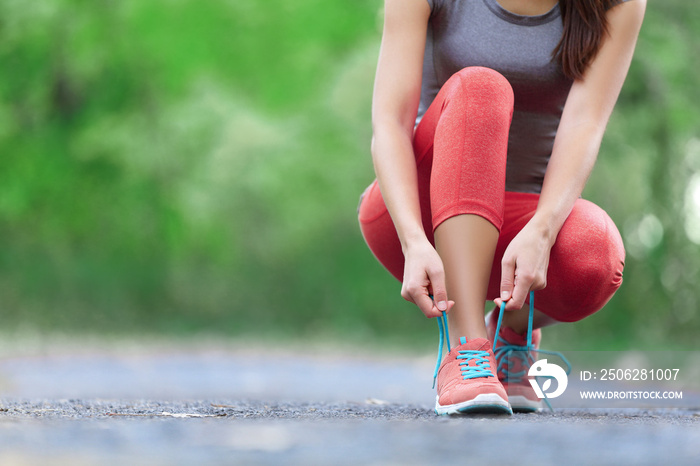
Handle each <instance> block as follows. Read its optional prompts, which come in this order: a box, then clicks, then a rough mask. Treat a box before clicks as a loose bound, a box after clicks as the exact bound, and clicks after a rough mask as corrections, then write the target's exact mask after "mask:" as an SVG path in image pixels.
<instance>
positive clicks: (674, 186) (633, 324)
mask: <svg viewBox="0 0 700 466" xmlns="http://www.w3.org/2000/svg"><path fill="white" fill-rule="evenodd" d="M381 8H382V4H381V1H380V0H340V1H334V2H329V1H321V0H299V1H293V2H290V1H287V0H266V1H264V2H263V1H259V2H236V1H227V0H219V1H214V0H209V1H201V0H32V1H31V2H26V1H23V0H0V96H1V98H0V150H1V151H2V156H1V157H0V239H1V244H2V247H0V300H1V301H0V302H1V305H0V316H1V317H2V323H3V327H4V330H5V331H6V332H12V331H14V330H16V329H20V328H31V329H35V330H38V331H41V332H55V331H59V332H69V333H79V332H94V333H98V334H132V333H134V332H137V333H143V334H154V333H155V334H164V335H171V336H177V335H192V334H196V333H201V332H204V333H207V334H220V335H223V336H241V335H255V336H259V337H260V338H279V337H289V338H312V337H318V336H319V335H323V336H324V338H328V339H340V340H343V341H351V342H376V341H387V342H395V343H397V344H420V345H423V344H428V343H429V344H432V342H433V340H434V338H435V336H434V334H435V333H436V332H435V328H434V326H435V324H434V323H433V322H428V321H426V320H425V318H423V317H422V315H421V314H420V312H419V311H418V310H417V309H415V308H414V307H413V306H412V305H410V304H408V303H405V302H403V300H402V299H401V298H400V296H399V284H398V283H397V282H396V281H395V280H394V279H393V278H391V277H390V276H389V275H388V274H387V273H386V272H385V271H384V270H383V269H382V268H381V267H380V266H379V265H378V263H376V261H375V260H374V258H373V257H372V255H371V253H370V252H369V251H368V250H367V249H366V247H365V245H364V242H363V240H362V237H361V235H360V233H359V229H358V226H357V220H356V215H355V209H356V205H357V201H358V197H359V194H360V193H361V192H362V190H363V189H364V187H365V186H366V185H367V184H369V182H370V181H371V180H372V178H373V174H372V166H371V160H370V155H369V141H370V137H371V127H370V119H369V111H370V105H371V92H372V82H373V78H374V68H375V65H376V59H377V53H378V47H379V39H380V32H381ZM698 30H700V8H699V7H698V6H697V5H695V4H694V2H683V1H681V0H667V1H664V2H649V5H648V10H647V17H646V20H645V24H644V27H643V30H642V35H641V37H640V40H639V44H638V47H637V52H636V56H635V59H634V62H633V64H632V68H631V70H630V74H629V77H628V79H627V82H626V85H625V88H624V89H623V93H622V95H621V97H620V101H619V104H618V107H617V108H616V111H615V114H614V115H613V118H612V120H611V122H610V124H609V126H608V131H607V135H606V138H605V141H604V144H603V147H602V149H601V154H600V158H599V162H598V165H597V167H596V170H595V172H594V174H593V176H592V178H591V180H590V182H589V186H588V187H587V189H586V192H585V194H584V196H585V197H586V198H588V199H591V200H592V201H594V202H597V203H599V204H600V205H602V206H603V207H604V208H606V210H608V212H609V213H610V215H611V217H612V218H613V219H614V220H615V221H616V223H617V224H618V225H619V227H620V229H621V231H622V234H623V238H624V240H625V243H626V246H627V250H628V256H627V265H626V270H625V283H624V285H623V287H622V288H621V290H620V291H619V293H618V294H617V295H616V296H615V298H613V300H612V301H611V302H610V303H609V305H608V306H607V307H606V309H605V310H603V311H601V312H600V313H598V314H596V315H595V316H592V317H591V318H589V319H587V320H585V321H583V322H580V323H578V324H576V325H567V326H559V327H556V328H553V329H552V331H551V332H549V333H548V336H547V338H548V340H549V342H550V343H549V344H548V346H553V345H555V344H556V345H559V347H567V348H581V349H583V348H589V347H591V345H604V347H605V348H608V349H613V348H629V347H648V344H649V342H650V341H654V342H662V344H663V345H670V346H671V347H676V348H688V347H694V345H695V341H696V340H695V338H694V335H695V334H696V332H697V331H698V330H700V322H699V321H698V319H697V310H698V306H700V296H699V294H698V272H699V271H700V254H698V248H699V245H700V106H699V105H698V103H699V102H700V68H699V67H700V65H699V64H700V36H698V34H697V31H698ZM655 346H659V344H658V343H657V345H655Z"/></svg>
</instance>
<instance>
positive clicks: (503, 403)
mask: <svg viewBox="0 0 700 466" xmlns="http://www.w3.org/2000/svg"><path fill="white" fill-rule="evenodd" d="M445 326H446V323H445ZM441 343H442V331H441ZM448 344H449V343H448ZM440 346H441V348H440V355H442V344H441V345H440ZM438 358H439V356H438ZM438 361H439V359H438ZM436 378H437V397H436V400H435V413H437V414H460V413H463V414H468V413H492V414H512V413H513V411H512V410H511V408H510V404H509V403H508V395H506V391H505V389H504V388H503V385H502V384H501V382H499V381H498V378H497V377H496V360H495V358H494V354H493V351H492V349H491V342H489V341H488V340H486V339H484V338H475V339H473V340H470V341H467V339H466V338H465V337H462V338H460V344H459V345H458V346H456V347H455V348H453V349H452V350H451V351H449V353H447V356H445V358H444V359H443V361H442V364H441V365H440V368H439V370H438V371H437V373H436Z"/></svg>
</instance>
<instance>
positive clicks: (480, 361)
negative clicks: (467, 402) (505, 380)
mask: <svg viewBox="0 0 700 466" xmlns="http://www.w3.org/2000/svg"><path fill="white" fill-rule="evenodd" d="M437 321H438V331H439V334H440V342H439V347H438V358H437V363H436V364H435V372H434V373H433V388H435V381H436V380H437V375H438V371H439V369H440V362H441V361H442V353H443V350H444V347H445V341H447V352H448V353H449V352H450V351H452V348H451V347H450V330H449V328H448V326H447V324H448V322H447V313H446V312H444V311H443V313H442V315H441V316H438V318H437ZM466 342H467V339H466V338H465V337H461V338H460V343H461V344H465V343H466ZM488 357H489V352H488V351H480V350H460V351H459V355H458V356H457V357H456V359H462V360H463V361H462V362H460V363H459V365H460V371H461V372H462V380H467V379H476V378H478V377H495V376H494V374H493V372H491V365H490V364H489V359H488ZM472 361H473V362H474V364H473V365H470V364H469V363H470V362H472Z"/></svg>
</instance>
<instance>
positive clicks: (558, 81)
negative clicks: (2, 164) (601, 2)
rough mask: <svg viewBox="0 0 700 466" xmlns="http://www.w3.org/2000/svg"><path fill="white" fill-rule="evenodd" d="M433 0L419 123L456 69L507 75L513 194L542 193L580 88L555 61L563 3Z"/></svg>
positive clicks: (508, 170)
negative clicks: (529, 7)
mask: <svg viewBox="0 0 700 466" xmlns="http://www.w3.org/2000/svg"><path fill="white" fill-rule="evenodd" d="M427 1H428V3H429V4H430V8H431V14H430V21H429V24H428V34H427V38H426V47H425V58H424V62H423V83H422V88H421V99H420V106H419V108H418V117H417V120H416V123H418V122H419V121H420V119H421V117H422V116H423V114H424V113H425V111H426V110H427V108H428V107H429V106H430V104H431V102H432V101H433V99H434V98H435V96H436V95H437V93H438V91H439V90H440V88H441V87H442V85H443V84H444V83H445V81H447V80H448V79H449V77H450V76H452V75H453V74H454V73H455V72H457V71H459V70H461V69H462V68H464V67H467V66H486V67H489V68H492V69H494V70H496V71H498V72H500V73H501V74H503V75H504V76H505V77H506V79H508V81H509V82H510V84H511V86H512V87H513V92H514V94H515V108H514V112H513V122H512V124H511V127H510V135H509V139H508V162H507V168H506V190H508V191H519V192H529V193H539V192H540V191H541V189H542V182H543V180H544V174H545V171H546V169H547V163H548V162H549V157H550V155H551V154H552V146H553V145H554V136H555V135H556V132H557V128H558V126H559V120H560V119H561V114H562V111H563V109H564V103H565V102H566V98H567V96H568V94H569V90H570V89H571V85H572V80H570V79H568V78H567V77H565V76H564V74H563V72H562V70H561V67H560V66H559V64H558V63H557V62H556V61H554V60H552V58H551V56H552V50H554V48H555V47H556V45H557V44H558V43H559V39H560V38H561V35H562V32H563V27H562V21H561V15H560V11H559V4H557V5H555V6H554V8H552V9H551V10H550V11H549V12H547V13H545V14H543V15H539V16H521V15H517V14H515V13H511V12H510V11H508V10H506V9H505V8H503V7H501V6H500V5H499V3H498V2H497V1H496V0H427ZM624 1H626V0H624Z"/></svg>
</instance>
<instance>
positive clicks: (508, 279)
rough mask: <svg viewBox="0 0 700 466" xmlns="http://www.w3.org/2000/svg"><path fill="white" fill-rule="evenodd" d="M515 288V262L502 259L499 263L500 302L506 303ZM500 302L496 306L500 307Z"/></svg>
mask: <svg viewBox="0 0 700 466" xmlns="http://www.w3.org/2000/svg"><path fill="white" fill-rule="evenodd" d="M514 286H515V260H514V259H506V258H505V257H504V258H503V261H502V262H501V296H500V300H501V301H508V300H509V299H510V298H511V296H512V294H513V288H514ZM501 301H499V302H498V303H497V304H498V305H499V306H500V305H501Z"/></svg>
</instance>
